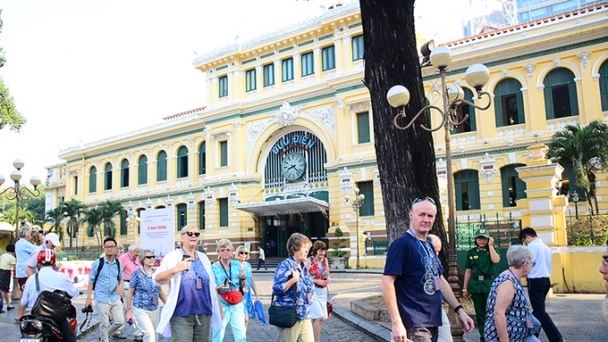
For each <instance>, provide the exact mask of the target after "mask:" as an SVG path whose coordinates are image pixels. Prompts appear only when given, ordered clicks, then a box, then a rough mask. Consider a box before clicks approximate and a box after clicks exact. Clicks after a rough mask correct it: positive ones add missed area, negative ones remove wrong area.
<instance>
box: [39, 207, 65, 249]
mask: <svg viewBox="0 0 608 342" xmlns="http://www.w3.org/2000/svg"><path fill="white" fill-rule="evenodd" d="M64 218H65V217H64V215H63V209H62V208H61V207H60V206H59V207H57V208H55V209H51V210H49V211H47V212H46V218H45V220H44V223H50V224H51V229H50V230H49V231H48V232H49V233H50V232H52V231H53V230H54V231H55V232H57V235H59V241H61V244H62V245H63V226H62V225H61V221H63V219H64Z"/></svg>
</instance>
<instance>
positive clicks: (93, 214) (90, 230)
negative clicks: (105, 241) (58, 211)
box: [80, 206, 103, 249]
mask: <svg viewBox="0 0 608 342" xmlns="http://www.w3.org/2000/svg"><path fill="white" fill-rule="evenodd" d="M83 214H84V217H83V218H82V219H81V220H80V223H82V224H84V223H86V224H87V234H88V235H89V236H93V235H96V236H97V241H98V243H99V249H101V232H100V231H99V226H100V225H101V223H102V222H103V211H102V209H101V207H98V206H94V207H89V208H86V209H85V210H84V212H83Z"/></svg>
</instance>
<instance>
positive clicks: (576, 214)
mask: <svg viewBox="0 0 608 342" xmlns="http://www.w3.org/2000/svg"><path fill="white" fill-rule="evenodd" d="M579 198H580V197H579V196H578V193H577V192H576V190H575V191H574V192H573V193H572V202H574V215H575V217H576V219H577V220H578V200H579Z"/></svg>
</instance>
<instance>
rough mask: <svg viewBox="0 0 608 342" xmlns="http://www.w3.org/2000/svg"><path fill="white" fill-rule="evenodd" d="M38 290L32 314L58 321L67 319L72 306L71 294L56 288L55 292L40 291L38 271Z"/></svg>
mask: <svg viewBox="0 0 608 342" xmlns="http://www.w3.org/2000/svg"><path fill="white" fill-rule="evenodd" d="M36 291H38V292H39V294H38V298H36V302H35V303H34V306H33V307H32V315H34V316H41V317H47V318H50V319H52V320H54V321H55V322H57V323H61V322H63V321H65V319H66V318H67V317H68V314H69V312H70V308H71V307H72V301H71V300H70V296H69V295H68V294H67V293H65V291H62V290H55V291H53V292H51V291H47V290H44V291H42V292H40V282H39V281H38V273H36Z"/></svg>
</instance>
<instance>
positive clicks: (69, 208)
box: [61, 198, 85, 249]
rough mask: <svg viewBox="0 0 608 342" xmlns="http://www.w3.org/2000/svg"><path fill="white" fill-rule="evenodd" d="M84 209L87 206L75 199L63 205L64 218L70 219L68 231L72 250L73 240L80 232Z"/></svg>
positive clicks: (67, 226)
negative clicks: (81, 215)
mask: <svg viewBox="0 0 608 342" xmlns="http://www.w3.org/2000/svg"><path fill="white" fill-rule="evenodd" d="M84 208H85V205H84V204H83V203H82V202H80V201H79V200H77V199H74V198H72V199H71V200H69V201H67V202H63V203H62V204H61V209H62V210H63V216H64V217H66V218H68V222H67V224H66V230H67V232H68V236H69V237H70V249H72V238H74V236H75V235H76V232H78V226H79V225H80V222H79V219H80V214H82V211H83V210H84Z"/></svg>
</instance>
